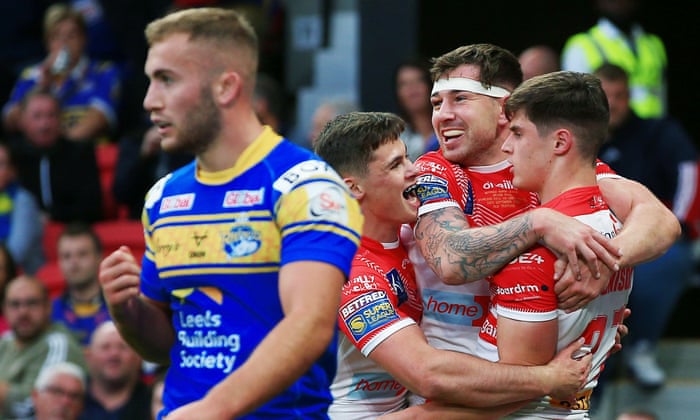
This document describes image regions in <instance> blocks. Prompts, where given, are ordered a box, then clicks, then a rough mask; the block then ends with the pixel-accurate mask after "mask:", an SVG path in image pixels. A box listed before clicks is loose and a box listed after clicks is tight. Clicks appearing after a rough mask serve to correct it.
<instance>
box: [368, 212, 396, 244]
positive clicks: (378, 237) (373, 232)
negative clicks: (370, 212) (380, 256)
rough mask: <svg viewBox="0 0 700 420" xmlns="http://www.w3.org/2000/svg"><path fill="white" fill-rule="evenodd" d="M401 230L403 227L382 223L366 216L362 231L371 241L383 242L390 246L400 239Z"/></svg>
mask: <svg viewBox="0 0 700 420" xmlns="http://www.w3.org/2000/svg"><path fill="white" fill-rule="evenodd" d="M400 229H401V225H394V224H391V223H386V222H380V221H377V220H374V218H372V217H371V216H367V215H366V216H365V223H364V226H363V228H362V231H363V235H364V236H366V237H368V238H369V239H372V240H375V241H377V242H381V243H383V244H388V243H392V242H396V240H397V239H398V238H399V230H400Z"/></svg>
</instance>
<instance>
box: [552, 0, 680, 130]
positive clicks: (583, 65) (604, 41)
mask: <svg viewBox="0 0 700 420" xmlns="http://www.w3.org/2000/svg"><path fill="white" fill-rule="evenodd" d="M596 5H597V7H598V10H599V12H600V16H601V17H600V19H599V20H598V22H597V24H596V25H595V26H593V27H592V28H590V29H589V30H588V31H587V32H582V33H577V34H575V35H573V36H571V37H570V38H569V39H568V40H567V41H566V43H565V44H564V49H563V50H562V54H561V67H562V70H571V71H578V72H585V73H592V72H593V71H594V70H595V69H597V68H598V67H600V65H601V64H604V63H606V62H607V63H612V64H616V65H618V66H620V67H622V68H623V69H624V70H625V71H626V72H627V74H628V75H629V81H630V90H631V92H630V93H631V98H630V99H631V102H630V105H631V107H632V109H634V111H635V112H636V114H637V115H639V116H640V117H642V118H650V117H661V116H664V115H666V111H667V92H666V91H667V86H666V85H667V81H666V69H667V56H666V48H665V47H664V44H663V41H662V40H661V38H659V37H658V36H657V35H654V34H650V33H648V32H645V31H644V29H643V28H642V26H641V25H640V24H639V23H638V22H637V20H636V13H635V12H636V11H637V6H638V1H637V0H596Z"/></svg>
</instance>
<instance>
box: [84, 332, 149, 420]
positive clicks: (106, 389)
mask: <svg viewBox="0 0 700 420" xmlns="http://www.w3.org/2000/svg"><path fill="white" fill-rule="evenodd" d="M86 359H87V364H88V373H89V378H90V380H89V384H88V392H87V395H86V396H85V409H84V411H83V414H82V415H81V416H80V418H81V419H84V420H112V419H113V420H132V419H147V418H149V417H150V413H151V390H150V389H149V388H148V386H147V385H146V384H145V383H143V382H142V381H141V379H140V378H141V363H142V360H141V357H140V356H139V355H138V354H137V353H136V352H135V351H134V350H133V349H132V348H131V347H129V345H128V344H127V343H126V341H124V339H123V338H122V337H121V335H119V331H117V327H116V326H115V325H114V323H113V322H112V321H106V322H104V323H102V324H101V325H100V326H98V327H97V328H96V329H95V331H94V332H93V333H92V338H91V340H90V345H89V346H88V348H87V352H86Z"/></svg>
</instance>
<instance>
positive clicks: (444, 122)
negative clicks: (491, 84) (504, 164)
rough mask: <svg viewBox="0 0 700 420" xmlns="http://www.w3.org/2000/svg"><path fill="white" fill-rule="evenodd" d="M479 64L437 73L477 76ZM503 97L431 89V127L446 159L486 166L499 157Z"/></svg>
mask: <svg viewBox="0 0 700 420" xmlns="http://www.w3.org/2000/svg"><path fill="white" fill-rule="evenodd" d="M479 73H480V70H479V67H478V66H476V65H470V64H465V65H461V66H459V67H457V68H455V69H453V70H451V71H449V72H448V73H446V74H444V75H442V76H441V79H442V78H454V77H463V78H468V79H472V80H476V81H478V80H480V79H479ZM503 101H504V99H503V98H493V97H490V96H486V95H482V94H479V93H473V92H468V91H462V90H442V91H439V92H435V93H434V94H433V95H432V96H431V98H430V102H431V103H432V106H433V117H432V122H433V129H434V130H435V133H436V134H437V136H438V140H439V142H440V149H441V150H442V153H443V155H444V156H445V158H446V159H448V160H449V161H451V162H455V163H459V164H461V165H463V166H474V165H488V164H492V163H497V162H498V161H500V160H502V159H503V156H502V154H501V152H500V146H501V145H500V144H499V142H498V140H497V139H498V137H499V134H500V132H501V130H502V129H503V128H504V127H505V126H506V124H507V122H508V120H507V119H506V118H505V115H504V114H503V112H502V109H503V106H502V105H503Z"/></svg>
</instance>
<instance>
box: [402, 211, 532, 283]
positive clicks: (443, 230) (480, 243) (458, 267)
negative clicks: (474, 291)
mask: <svg viewBox="0 0 700 420" xmlns="http://www.w3.org/2000/svg"><path fill="white" fill-rule="evenodd" d="M415 240H416V243H417V244H418V247H419V249H420V251H421V253H422V254H423V257H424V258H425V260H426V262H427V263H428V265H429V266H430V268H432V270H433V271H434V272H435V273H436V274H437V275H438V276H439V277H440V278H441V279H442V280H443V281H444V282H446V283H449V284H461V283H465V282H471V281H476V280H479V279H482V278H484V277H486V276H489V275H491V274H493V273H495V272H496V271H498V270H499V269H500V268H501V267H503V266H504V265H506V264H508V263H509V262H510V261H511V260H512V259H513V258H515V257H516V256H518V255H520V254H521V253H522V252H524V251H525V250H527V249H528V248H530V247H531V246H532V245H534V243H535V242H536V235H535V233H534V231H533V229H532V218H531V215H530V214H529V213H525V214H523V215H520V216H518V217H515V218H513V219H510V220H507V221H505V222H502V223H499V224H497V225H492V226H483V227H474V228H470V227H469V224H468V222H467V220H466V219H465V217H464V214H463V213H462V211H461V210H460V209H459V208H457V207H447V208H443V209H439V210H434V211H431V212H430V213H427V214H425V215H423V216H421V217H419V218H418V222H417V224H416V228H415Z"/></svg>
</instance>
